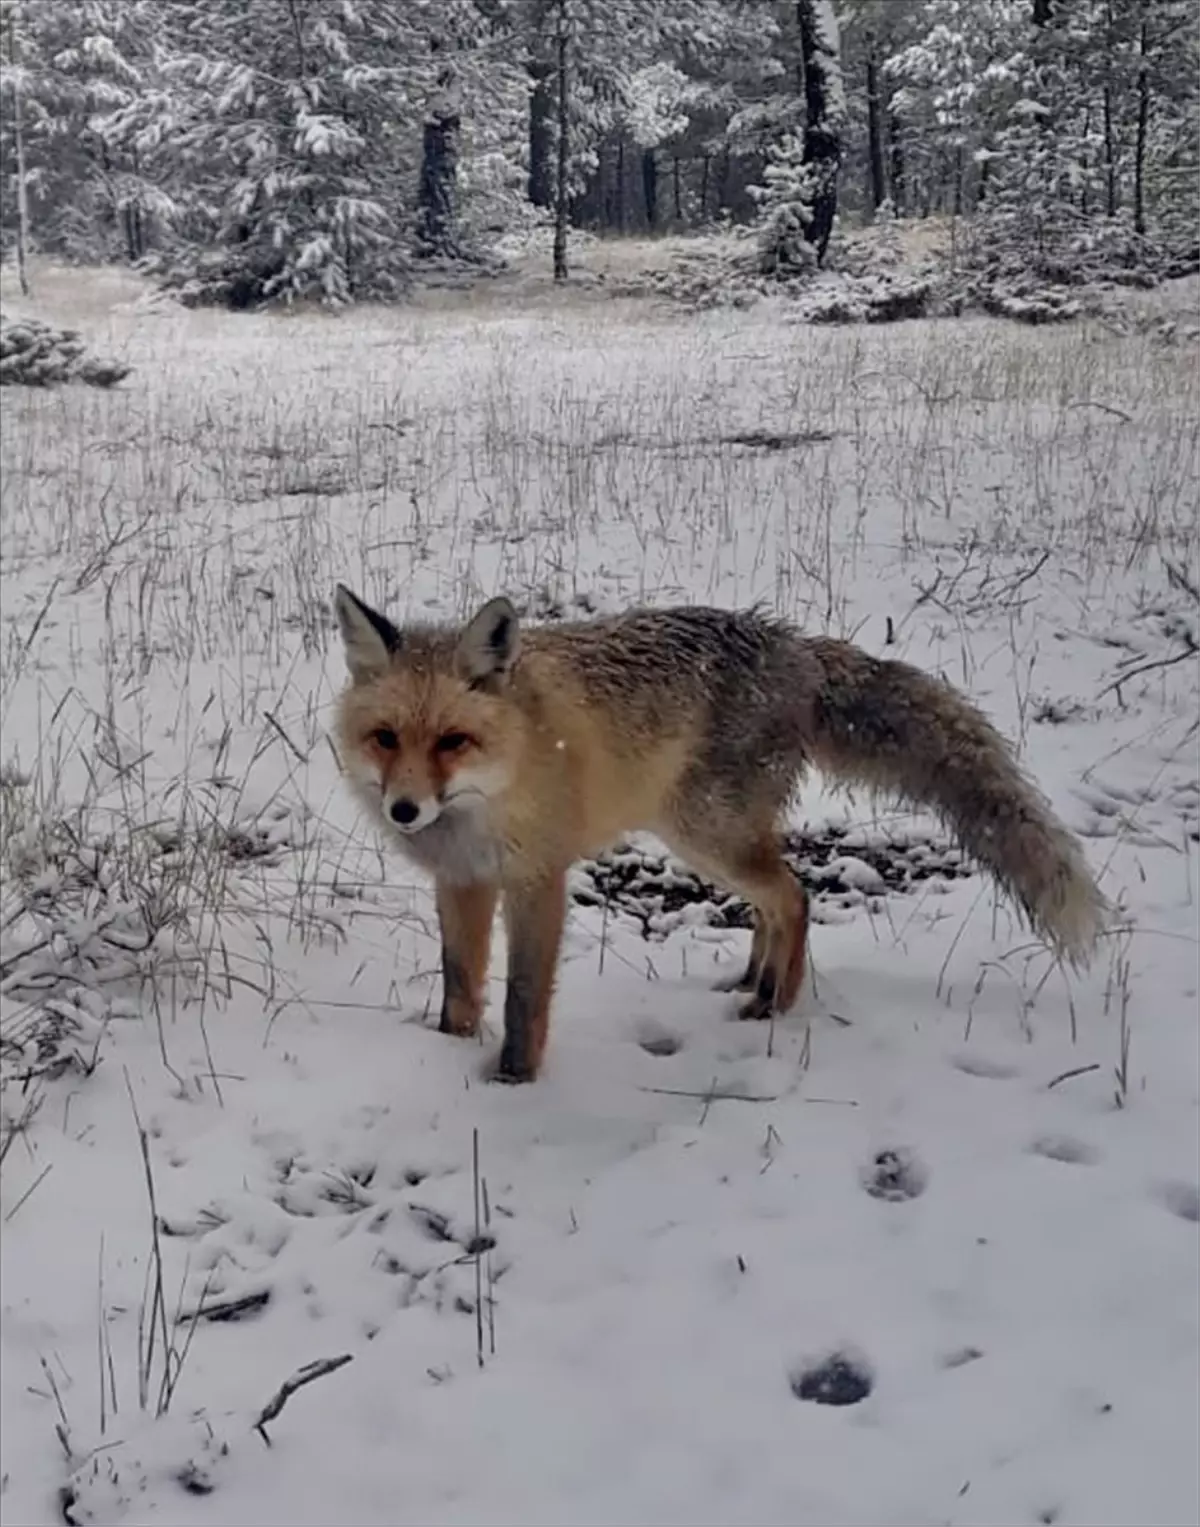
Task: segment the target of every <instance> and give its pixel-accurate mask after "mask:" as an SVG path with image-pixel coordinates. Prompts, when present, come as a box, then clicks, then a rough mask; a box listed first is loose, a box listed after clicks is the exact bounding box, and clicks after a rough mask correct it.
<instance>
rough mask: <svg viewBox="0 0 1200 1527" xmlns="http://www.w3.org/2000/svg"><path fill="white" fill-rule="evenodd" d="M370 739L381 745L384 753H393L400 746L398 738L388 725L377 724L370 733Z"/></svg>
mask: <svg viewBox="0 0 1200 1527" xmlns="http://www.w3.org/2000/svg"><path fill="white" fill-rule="evenodd" d="M371 741H372V742H374V743H376V744H377V745H378V746H379V747H381V748H382V749H383V751H384V752H385V753H394V752H395V751H396V749H397V748H398V747H399V746H400V739H399V737H397V736H396V734H395V732H394V731H393V730H392V729H391V727H390V726H377V727H376V728H375V730H374V731H373V732H372V733H371Z"/></svg>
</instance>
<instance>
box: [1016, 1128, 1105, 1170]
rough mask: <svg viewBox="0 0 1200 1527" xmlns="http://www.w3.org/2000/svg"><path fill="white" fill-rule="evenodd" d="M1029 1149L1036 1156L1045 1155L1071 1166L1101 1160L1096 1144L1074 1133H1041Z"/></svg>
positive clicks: (1091, 1164) (1084, 1164) (1088, 1164)
mask: <svg viewBox="0 0 1200 1527" xmlns="http://www.w3.org/2000/svg"><path fill="white" fill-rule="evenodd" d="M1029 1149H1030V1151H1031V1152H1032V1154H1033V1155H1035V1156H1045V1158H1046V1159H1047V1161H1065V1162H1067V1163H1069V1164H1070V1165H1071V1166H1094V1165H1095V1163H1096V1162H1097V1161H1099V1160H1100V1152H1099V1151H1098V1150H1097V1149H1096V1148H1095V1146H1094V1145H1088V1143H1087V1142H1086V1141H1085V1140H1077V1139H1075V1137H1074V1136H1073V1135H1039V1136H1038V1137H1037V1139H1036V1140H1034V1141H1032V1143H1031V1144H1030V1147H1029Z"/></svg>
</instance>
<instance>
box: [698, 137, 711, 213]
mask: <svg viewBox="0 0 1200 1527" xmlns="http://www.w3.org/2000/svg"><path fill="white" fill-rule="evenodd" d="M711 163H712V160H711V159H710V158H709V156H708V155H707V154H705V156H704V159H703V161H702V162H701V165H700V221H701V222H702V223H706V222H707V221H708V167H709V165H710V164H711Z"/></svg>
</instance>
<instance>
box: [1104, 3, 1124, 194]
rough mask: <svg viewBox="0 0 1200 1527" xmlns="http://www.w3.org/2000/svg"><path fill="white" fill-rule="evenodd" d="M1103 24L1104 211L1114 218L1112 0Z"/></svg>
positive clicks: (1105, 10)
mask: <svg viewBox="0 0 1200 1527" xmlns="http://www.w3.org/2000/svg"><path fill="white" fill-rule="evenodd" d="M1104 23H1105V33H1104V36H1105V49H1104V68H1105V79H1104V189H1105V202H1104V209H1105V211H1106V212H1107V213H1108V215H1109V217H1116V215H1117V208H1118V206H1119V205H1120V193H1119V190H1118V184H1117V130H1116V123H1115V122H1114V120H1113V87H1112V50H1113V31H1114V27H1115V18H1114V17H1113V0H1107V4H1106V5H1105V7H1104Z"/></svg>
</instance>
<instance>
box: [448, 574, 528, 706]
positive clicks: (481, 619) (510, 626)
mask: <svg viewBox="0 0 1200 1527" xmlns="http://www.w3.org/2000/svg"><path fill="white" fill-rule="evenodd" d="M520 646H521V632H520V628H519V625H518V622H517V612H516V610H515V608H514V607H513V604H512V602H511V600H508V599H505V598H504V597H503V596H501V597H500V598H498V599H490V600H489V601H488V602H487V604H485V605H484V607H483V609H482V610H480V611H479V613H478V614H477V615H476V616H475V617H474V619H473V620H472V621H471V622H470V624H469V625H468V626H467V627H466V628H465V630H464V631H463V634H462V635H461V636H460V637H459V639H458V665H459V668H460V669H461V670H462V672H463V673H464V674H465V675H466V677H467V679H468V680H469V681H470V682H471V683H472V684H483V683H485V682H486V681H487V680H488V679H497V678H502V677H503V676H504V675H505V674H506V673H507V672H508V671H509V669H510V668H511V667H512V665H513V664H514V663H515V662H516V660H517V653H518V651H519V650H520Z"/></svg>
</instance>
